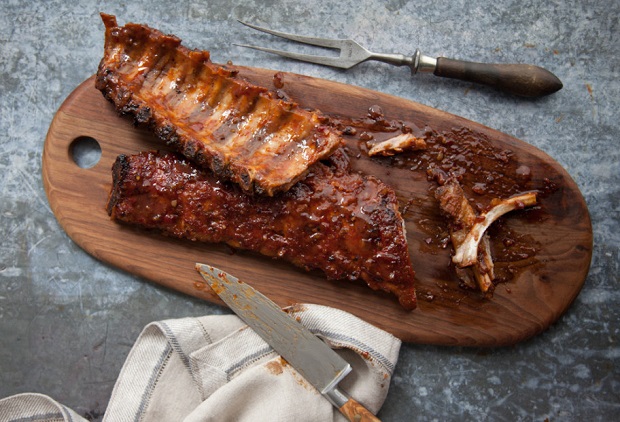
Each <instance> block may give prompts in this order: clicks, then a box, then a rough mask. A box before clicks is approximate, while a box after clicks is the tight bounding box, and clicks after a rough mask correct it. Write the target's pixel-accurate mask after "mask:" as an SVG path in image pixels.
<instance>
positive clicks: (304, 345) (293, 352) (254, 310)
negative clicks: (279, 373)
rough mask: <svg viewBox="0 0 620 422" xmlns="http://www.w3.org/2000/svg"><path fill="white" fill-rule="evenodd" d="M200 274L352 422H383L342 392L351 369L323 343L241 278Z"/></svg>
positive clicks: (201, 268)
mask: <svg viewBox="0 0 620 422" xmlns="http://www.w3.org/2000/svg"><path fill="white" fill-rule="evenodd" d="M196 270H197V271H198V272H199V273H200V275H201V276H202V277H203V278H204V279H205V280H206V282H207V283H208V284H209V286H211V288H212V289H213V291H214V292H215V293H217V295H218V296H219V297H220V298H221V299H222V300H223V301H224V302H225V303H226V304H227V305H228V306H229V307H230V308H231V309H232V310H233V311H234V312H235V313H236V314H237V315H238V316H239V318H241V319H242V320H243V321H244V322H245V323H246V324H248V326H250V328H252V329H253V330H254V331H255V332H256V333H257V334H258V335H259V336H260V337H261V338H262V339H263V340H265V341H266V342H267V343H268V344H269V345H270V346H271V347H272V348H273V349H274V350H275V351H276V352H277V353H278V354H279V355H281V356H282V357H283V358H284V359H285V360H286V361H287V362H288V363H289V364H290V365H291V366H292V367H293V368H295V370H297V372H299V373H300V374H301V375H302V376H303V377H304V378H305V379H306V380H307V381H308V382H309V383H310V384H312V385H313V386H314V387H315V388H316V389H317V390H319V391H320V392H321V394H323V395H324V396H325V397H326V398H327V399H328V400H329V401H330V402H331V403H332V404H333V405H334V406H335V407H337V408H338V410H340V412H341V413H342V414H343V415H345V416H346V417H347V418H348V419H349V420H350V421H360V422H362V421H379V419H377V417H376V416H374V415H373V414H372V413H371V412H370V411H369V410H368V409H366V408H365V407H364V406H362V405H361V404H359V403H358V402H357V401H355V400H354V399H352V398H351V397H349V396H348V395H347V394H346V393H345V392H344V391H342V390H341V389H340V388H338V383H339V382H340V381H341V380H342V379H343V378H344V377H345V376H346V375H347V374H348V373H349V372H350V371H351V369H352V368H351V365H350V364H349V363H348V362H347V361H345V360H344V359H343V358H341V357H340V356H339V355H338V354H337V353H336V352H334V351H333V350H332V349H331V348H330V347H329V346H327V344H325V343H324V342H323V341H322V340H321V339H319V338H318V337H316V336H315V335H314V334H312V333H311V332H310V331H309V330H308V329H306V328H305V327H304V326H303V325H302V324H301V323H299V322H298V321H296V320H295V319H293V318H291V317H290V316H289V315H288V314H287V313H286V312H284V311H283V310H282V309H281V308H280V307H279V306H278V305H276V304H275V303H274V302H272V301H271V300H269V299H268V298H267V297H265V296H264V295H262V294H261V293H259V292H258V291H256V290H255V289H254V288H252V287H251V286H250V285H248V284H246V283H244V282H242V281H240V280H239V279H238V278H236V277H234V276H232V275H230V274H228V273H226V272H224V271H221V270H218V269H217V268H214V267H212V266H210V265H205V264H198V263H197V264H196Z"/></svg>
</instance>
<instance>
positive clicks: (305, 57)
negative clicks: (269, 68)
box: [234, 44, 355, 69]
mask: <svg viewBox="0 0 620 422" xmlns="http://www.w3.org/2000/svg"><path fill="white" fill-rule="evenodd" d="M234 45H236V46H239V47H246V48H252V49H254V50H260V51H264V52H266V53H271V54H277V55H279V56H282V57H288V58H290V59H295V60H301V61H304V62H310V63H316V64H321V65H325V66H332V67H338V68H341V69H349V68H350V67H353V66H354V65H355V63H352V62H347V61H345V60H342V59H341V58H340V57H326V56H314V55H311V54H300V53H292V52H290V51H282V50H275V49H273V48H265V47H259V46H256V45H247V44H234Z"/></svg>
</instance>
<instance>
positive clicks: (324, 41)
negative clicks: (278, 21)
mask: <svg viewBox="0 0 620 422" xmlns="http://www.w3.org/2000/svg"><path fill="white" fill-rule="evenodd" d="M238 22H239V23H241V24H243V25H245V26H248V27H250V28H252V29H256V30H257V31H261V32H265V33H267V34H271V35H275V36H277V37H281V38H285V39H287V40H293V41H297V42H299V43H302V44H310V45H316V46H318V47H327V48H341V47H342V43H343V42H345V41H346V40H335V39H329V38H318V37H307V36H303V35H295V34H289V33H287V32H280V31H274V30H273V29H267V28H263V27H260V26H257V25H254V24H251V23H248V22H244V21H241V20H238ZM276 54H278V53H276ZM287 57H288V56H287ZM310 57H312V56H310Z"/></svg>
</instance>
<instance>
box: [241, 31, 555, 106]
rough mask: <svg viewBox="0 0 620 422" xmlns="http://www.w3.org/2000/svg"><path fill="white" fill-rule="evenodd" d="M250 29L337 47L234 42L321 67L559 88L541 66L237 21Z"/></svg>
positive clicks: (541, 90) (518, 88)
mask: <svg viewBox="0 0 620 422" xmlns="http://www.w3.org/2000/svg"><path fill="white" fill-rule="evenodd" d="M239 22H240V23H242V24H243V25H246V26H248V27H250V28H252V29H256V30H258V31H262V32H266V33H268V34H271V35H276V36H278V37H282V38H285V39H288V40H292V41H296V42H299V43H303V44H310V45H315V46H319V47H325V48H330V49H335V50H340V56H338V57H327V56H315V55H310V54H299V53H293V52H289V51H282V50H275V49H272V48H265V47H259V46H255V45H246V44H236V45H238V46H240V47H247V48H253V49H255V50H260V51H265V52H267V53H273V54H278V55H280V56H283V57H288V58H291V59H295V60H302V61H306V62H310V63H316V64H320V65H324V66H331V67H337V68H341V69H349V68H351V67H353V66H355V65H357V64H359V63H362V62H365V61H369V60H376V61H380V62H384V63H389V64H391V65H395V66H408V67H409V68H411V72H412V74H416V73H418V72H420V73H432V74H434V75H435V76H441V77H444V78H452V79H459V80H462V81H467V82H474V83H480V84H484V85H488V86H491V87H494V88H496V89H498V90H500V91H503V92H506V93H509V94H514V95H519V96H523V97H540V96H544V95H549V94H553V93H554V92H556V91H559V90H560V89H562V82H561V81H560V80H559V79H558V78H557V76H555V75H554V74H553V73H551V72H549V71H548V70H546V69H543V68H542V67H538V66H534V65H528V64H491V63H476V62H468V61H463V60H455V59H449V58H445V57H438V58H432V57H429V56H425V55H423V54H421V53H420V50H418V49H416V51H415V53H414V54H413V56H405V55H403V54H381V53H373V52H371V51H368V50H367V49H366V48H364V47H362V46H361V45H360V44H358V43H357V42H355V41H354V40H351V39H344V40H342V39H328V38H318V37H308V36H303V35H295V34H289V33H286V32H280V31H274V30H272V29H267V28H262V27H260V26H256V25H253V24H250V23H247V22H243V21H239Z"/></svg>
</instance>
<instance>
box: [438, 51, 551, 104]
mask: <svg viewBox="0 0 620 422" xmlns="http://www.w3.org/2000/svg"><path fill="white" fill-rule="evenodd" d="M433 73H434V74H435V75H436V76H441V77H444V78H452V79H459V80H462V81H467V82H475V83H480V84H484V85H488V86H491V87H494V88H496V89H499V90H501V91H503V92H506V93H509V94H514V95H519V96H523V97H541V96H544V95H549V94H553V93H554V92H557V91H559V90H560V89H562V82H561V81H560V80H559V79H558V78H557V76H555V75H554V74H553V73H551V72H549V71H548V70H546V69H543V68H542V67H538V66H533V65H529V64H487V63H475V62H467V61H463V60H454V59H448V58H445V57H439V58H437V66H436V67H435V70H434V72H433Z"/></svg>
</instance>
